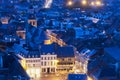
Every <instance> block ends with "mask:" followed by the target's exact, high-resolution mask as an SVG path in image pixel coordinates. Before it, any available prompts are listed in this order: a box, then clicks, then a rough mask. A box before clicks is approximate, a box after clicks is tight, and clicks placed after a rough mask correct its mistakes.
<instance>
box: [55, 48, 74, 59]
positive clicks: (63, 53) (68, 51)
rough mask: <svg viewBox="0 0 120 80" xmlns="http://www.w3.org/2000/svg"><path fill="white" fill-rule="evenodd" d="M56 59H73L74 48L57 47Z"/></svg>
mask: <svg viewBox="0 0 120 80" xmlns="http://www.w3.org/2000/svg"><path fill="white" fill-rule="evenodd" d="M55 53H56V54H57V57H58V58H61V57H74V48H73V47H71V46H63V47H58V48H57V49H56V52H55Z"/></svg>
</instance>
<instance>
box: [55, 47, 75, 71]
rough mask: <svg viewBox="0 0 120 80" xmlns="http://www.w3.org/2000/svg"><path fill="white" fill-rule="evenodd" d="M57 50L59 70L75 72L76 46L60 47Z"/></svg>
mask: <svg viewBox="0 0 120 80" xmlns="http://www.w3.org/2000/svg"><path fill="white" fill-rule="evenodd" d="M56 51H57V52H56V53H57V60H58V63H57V72H63V73H66V72H73V67H74V62H75V58H74V48H73V47H70V46H64V47H58V49H57V50H56Z"/></svg>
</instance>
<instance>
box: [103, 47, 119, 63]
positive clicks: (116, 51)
mask: <svg viewBox="0 0 120 80" xmlns="http://www.w3.org/2000/svg"><path fill="white" fill-rule="evenodd" d="M104 51H105V52H106V53H107V54H109V55H111V56H112V57H113V58H114V59H116V60H117V61H120V48H119V47H109V48H105V49H104Z"/></svg>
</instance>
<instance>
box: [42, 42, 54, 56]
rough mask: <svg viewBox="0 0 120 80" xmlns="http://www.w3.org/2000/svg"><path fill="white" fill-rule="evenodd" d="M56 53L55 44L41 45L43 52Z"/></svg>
mask: <svg viewBox="0 0 120 80" xmlns="http://www.w3.org/2000/svg"><path fill="white" fill-rule="evenodd" d="M48 53H51V54H52V53H55V45H54V44H50V45H41V54H48Z"/></svg>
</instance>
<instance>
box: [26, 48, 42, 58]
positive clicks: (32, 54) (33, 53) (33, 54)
mask: <svg viewBox="0 0 120 80" xmlns="http://www.w3.org/2000/svg"><path fill="white" fill-rule="evenodd" d="M40 55H41V54H40V51H39V50H31V51H29V52H28V54H27V55H26V57H28V58H29V57H31V58H32V57H35V58H39V57H40Z"/></svg>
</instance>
